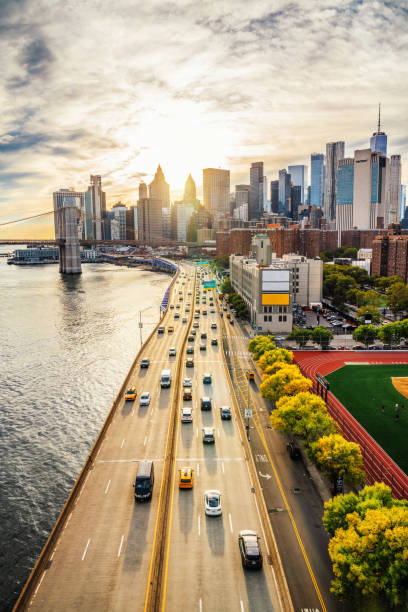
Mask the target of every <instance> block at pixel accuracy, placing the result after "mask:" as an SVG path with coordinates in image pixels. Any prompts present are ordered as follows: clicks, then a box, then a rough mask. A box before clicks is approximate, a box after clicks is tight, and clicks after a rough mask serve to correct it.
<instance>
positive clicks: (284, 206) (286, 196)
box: [279, 168, 291, 216]
mask: <svg viewBox="0 0 408 612" xmlns="http://www.w3.org/2000/svg"><path fill="white" fill-rule="evenodd" d="M290 190H291V176H290V174H288V172H287V170H286V168H283V170H279V212H280V213H282V214H283V215H286V216H289V212H290Z"/></svg>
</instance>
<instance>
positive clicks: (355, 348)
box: [353, 345, 364, 351]
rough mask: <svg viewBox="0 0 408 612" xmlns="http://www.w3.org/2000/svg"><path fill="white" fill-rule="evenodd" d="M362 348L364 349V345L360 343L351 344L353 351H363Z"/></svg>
mask: <svg viewBox="0 0 408 612" xmlns="http://www.w3.org/2000/svg"><path fill="white" fill-rule="evenodd" d="M363 350H364V346H362V345H360V346H358V345H356V346H353V351H363Z"/></svg>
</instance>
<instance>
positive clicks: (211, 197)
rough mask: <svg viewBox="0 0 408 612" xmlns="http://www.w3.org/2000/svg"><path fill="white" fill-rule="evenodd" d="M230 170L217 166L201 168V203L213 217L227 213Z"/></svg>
mask: <svg viewBox="0 0 408 612" xmlns="http://www.w3.org/2000/svg"><path fill="white" fill-rule="evenodd" d="M229 202H230V171H229V170H221V169H219V168H205V169H204V170H203V204H204V208H206V209H207V210H208V211H209V212H210V213H211V214H212V215H213V217H218V216H223V215H226V214H229Z"/></svg>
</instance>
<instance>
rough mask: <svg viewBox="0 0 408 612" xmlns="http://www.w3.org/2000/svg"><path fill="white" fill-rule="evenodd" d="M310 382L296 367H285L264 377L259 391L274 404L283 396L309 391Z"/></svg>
mask: <svg viewBox="0 0 408 612" xmlns="http://www.w3.org/2000/svg"><path fill="white" fill-rule="evenodd" d="M312 386H313V385H312V381H311V380H309V379H308V378H305V377H304V376H302V374H301V373H300V370H299V369H298V368H297V366H293V365H286V364H285V367H283V368H281V369H280V370H278V371H277V372H275V374H272V375H271V376H265V377H264V380H263V382H262V383H261V385H260V387H259V390H260V392H261V395H262V397H264V398H265V399H267V400H269V401H273V402H276V401H277V400H278V399H279V398H280V397H282V396H283V395H296V394H297V393H300V392H301V391H309V390H310V389H311V388H312Z"/></svg>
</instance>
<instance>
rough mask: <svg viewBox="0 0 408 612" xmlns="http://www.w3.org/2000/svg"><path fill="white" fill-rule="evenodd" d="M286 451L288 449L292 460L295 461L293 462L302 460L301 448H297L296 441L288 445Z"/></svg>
mask: <svg viewBox="0 0 408 612" xmlns="http://www.w3.org/2000/svg"><path fill="white" fill-rule="evenodd" d="M286 449H287V451H288V453H289V456H290V458H291V459H293V460H295V459H300V457H301V455H300V448H299V447H298V446H297V444H296V442H295V441H294V440H291V441H290V442H288V443H287V445H286Z"/></svg>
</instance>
